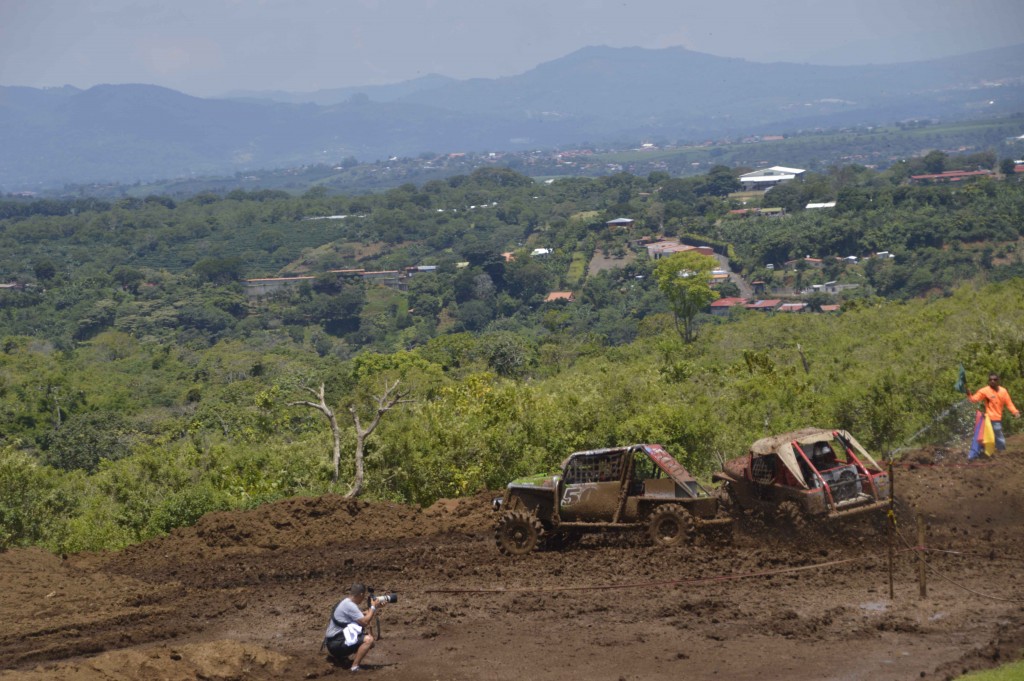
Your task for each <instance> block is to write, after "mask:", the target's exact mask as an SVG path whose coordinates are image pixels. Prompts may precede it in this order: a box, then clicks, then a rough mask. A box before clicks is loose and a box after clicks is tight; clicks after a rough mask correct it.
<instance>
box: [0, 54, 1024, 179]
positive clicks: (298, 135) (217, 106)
mask: <svg viewBox="0 0 1024 681" xmlns="http://www.w3.org/2000/svg"><path fill="white" fill-rule="evenodd" d="M1019 111H1024V44H1022V45H1018V46H1014V47H1008V48H1000V49H994V50H988V51H983V52H975V53H971V54H967V55H963V56H960V57H949V58H944V59H938V60H932V61H926V62H915V63H908V64H890V65H880V66H874V65H868V66H843V67H838V66H813V65H806V64H790V63H772V64H764V63H755V62H749V61H745V60H742V59H730V58H723V57H715V56H711V55H707V54H702V53H698V52H692V51H689V50H685V49H682V48H667V49H660V50H649V49H642V48H609V47H588V48H584V49H581V50H579V51H577V52H574V53H572V54H570V55H568V56H566V57H563V58H561V59H557V60H554V61H551V62H548V63H545V64H541V65H540V66H538V67H536V68H534V69H532V70H530V71H527V72H526V73H523V74H521V75H518V76H512V77H506V78H497V79H483V78H477V79H472V80H465V81H458V80H453V79H451V78H446V77H444V76H437V75H431V76H426V77H423V78H419V79H416V80H411V81H406V82H404V83H398V84H394V85H387V86H373V87H363V88H339V89H335V90H321V91H319V92H314V93H307V94H298V93H284V92H266V93H261V92H236V93H231V96H230V97H226V98H223V99H201V98H197V97H191V96H188V95H185V94H182V93H180V92H176V91H173V90H168V89H166V88H161V87H157V86H153V85H98V86H96V87H92V88H89V89H88V90H79V89H77V88H73V87H70V86H66V87H62V88H49V89H43V90H39V89H34V88H25V87H0V191H15V190H21V189H34V188H44V187H53V186H60V185H62V184H64V183H83V182H105V181H112V182H113V181H116V182H134V181H137V180H138V181H152V180H157V179H163V178H173V177H182V176H195V175H212V174H231V173H236V172H245V171H247V170H252V169H268V168H277V167H284V166H293V165H303V164H309V163H320V162H322V163H334V162H338V161H340V160H341V159H343V158H346V157H350V156H354V157H356V158H359V159H361V160H374V159H381V158H388V157H390V156H394V155H398V156H412V155H416V154H419V153H422V152H453V151H499V150H510V151H514V150H523V149H531V148H541V147H554V146H568V145H579V144H594V145H604V144H612V143H617V144H622V143H638V142H640V141H644V140H650V141H658V142H697V141H702V140H705V139H709V138H716V137H721V136H725V135H736V134H758V133H767V132H774V133H782V132H792V131H796V130H798V129H805V130H806V129H810V128H815V127H837V126H846V125H853V124H881V123H892V122H894V121H897V120H902V119H908V118H960V117H974V118H977V117H979V116H983V115H986V114H992V115H998V114H1006V113H1014V112H1019Z"/></svg>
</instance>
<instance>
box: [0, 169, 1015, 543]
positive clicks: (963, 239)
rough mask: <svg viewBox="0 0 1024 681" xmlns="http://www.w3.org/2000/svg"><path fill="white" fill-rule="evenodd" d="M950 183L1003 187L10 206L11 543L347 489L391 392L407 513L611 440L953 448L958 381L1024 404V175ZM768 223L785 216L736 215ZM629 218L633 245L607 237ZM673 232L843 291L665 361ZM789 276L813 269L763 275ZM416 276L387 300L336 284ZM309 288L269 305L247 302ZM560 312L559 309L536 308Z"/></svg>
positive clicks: (436, 193) (472, 187) (448, 194)
mask: <svg viewBox="0 0 1024 681" xmlns="http://www.w3.org/2000/svg"><path fill="white" fill-rule="evenodd" d="M952 167H961V168H969V169H973V168H977V167H986V168H990V169H991V168H995V169H997V170H998V169H999V168H1000V167H1003V168H1004V169H1005V165H1004V166H1000V164H998V163H997V162H996V159H995V158H994V157H993V156H992V155H985V154H980V155H976V156H974V157H948V156H946V155H945V154H941V153H939V152H936V153H935V154H931V155H929V156H926V157H923V158H919V159H914V160H912V161H908V162H907V163H905V164H899V165H898V166H895V167H893V168H890V169H889V170H886V171H884V172H878V171H874V170H870V169H867V168H864V167H860V166H845V167H836V168H832V169H830V170H828V171H827V172H824V173H819V174H815V173H810V174H809V177H807V178H806V179H805V180H804V181H803V182H799V183H793V184H789V185H783V186H780V187H777V188H775V189H773V190H771V191H769V192H768V193H767V194H765V195H764V196H763V197H760V196H758V197H754V196H749V195H744V194H742V193H736V190H738V189H739V183H738V182H737V180H736V171H735V170H733V169H730V168H727V167H724V166H719V167H715V168H713V169H711V171H710V172H708V173H707V174H705V175H701V176H695V177H686V178H678V177H671V176H669V175H668V174H667V173H663V172H653V173H650V174H649V175H647V176H646V177H641V176H635V175H629V174H625V173H620V174H616V175H611V176H608V177H603V178H596V179H581V178H575V179H563V180H558V181H555V182H551V183H538V182H535V181H534V180H532V179H530V178H528V177H526V176H524V175H520V174H518V173H516V172H514V171H512V170H508V169H501V168H486V169H478V170H476V171H473V172H472V173H471V174H469V175H459V176H454V177H451V178H448V179H444V180H434V181H431V182H427V183H426V184H424V185H422V186H416V185H412V184H408V185H402V186H400V187H398V188H395V189H391V190H389V191H387V192H384V193H380V194H374V195H331V194H330V193H329V192H328V191H326V190H324V189H314V190H311V191H308V192H306V193H305V194H303V195H302V196H292V195H290V194H287V193H285V192H283V191H274V190H264V191H254V192H246V191H241V190H235V191H232V192H230V193H227V194H223V195H221V194H213V193H204V194H199V195H196V196H192V197H189V198H174V199H172V198H169V197H167V196H156V195H153V196H148V197H145V198H138V199H134V198H133V199H120V200H116V201H103V200H98V199H67V200H57V199H52V200H28V199H21V200H15V199H11V200H6V201H0V244H2V249H0V269H2V271H3V277H4V283H5V288H3V289H2V290H0V304H2V305H0V410H2V411H3V419H2V422H3V424H4V430H3V441H2V444H0V446H2V453H0V546H3V545H14V544H32V543H36V544H42V545H45V546H47V547H49V548H51V549H53V550H59V551H73V550H81V549H98V548H105V547H118V546H124V545H127V544H129V543H133V542H137V541H139V540H141V539H144V538H147V537H150V536H154V535H157V534H160V533H164V532H168V531H170V530H171V529H173V528H174V527H178V526H181V525H183V524H188V523H191V522H193V521H194V520H195V519H196V518H198V517H199V516H200V515H202V514H203V513H205V512H207V511H210V510H215V509H224V508H237V507H245V506H251V505H254V504H259V503H263V502H265V501H268V500H272V499H276V498H279V497H282V496H288V495H296V494H318V493H322V492H324V491H327V490H329V489H333V490H335V491H341V492H344V491H346V489H347V484H348V480H350V479H351V466H352V460H351V452H352V451H353V450H354V448H355V430H354V428H353V424H352V419H351V412H350V411H349V408H351V409H352V410H354V411H355V412H356V413H357V414H362V415H363V417H364V419H367V418H369V415H371V414H372V413H373V411H374V409H375V405H376V404H377V403H376V401H375V397H379V396H380V395H381V394H382V391H383V390H384V389H385V386H387V385H392V384H393V382H394V381H396V380H397V381H399V382H400V385H401V386H402V389H403V391H404V392H405V395H406V399H405V400H404V401H403V403H401V404H400V405H397V406H396V407H395V408H394V409H392V410H391V411H389V412H388V413H386V414H385V415H384V417H383V419H382V422H381V425H380V427H379V429H378V430H377V431H376V432H374V433H373V435H372V437H371V438H370V439H369V441H368V443H367V458H366V466H367V478H366V489H365V492H364V493H365V494H368V495H370V496H372V497H374V498H383V499H393V500H401V501H408V502H414V503H430V502H431V501H433V500H435V499H437V498H439V497H446V496H457V495H460V494H466V493H472V492H475V491H477V490H479V489H481V488H492V489H493V488H498V487H501V486H503V485H504V483H505V482H507V480H508V479H509V478H510V477H512V476H515V475H519V474H522V473H526V472H530V471H535V470H538V469H543V468H546V467H548V466H551V465H553V464H555V463H557V462H558V461H559V460H560V459H561V458H563V457H564V456H565V455H566V454H567V453H568V452H570V451H572V450H574V449H581V448H591V447H599V446H609V445H615V444H622V443H627V442H640V441H647V442H660V443H662V444H664V445H665V446H666V447H668V448H669V449H670V451H672V452H674V453H675V454H676V455H677V456H678V458H680V460H682V461H683V462H684V463H686V464H687V465H688V466H689V467H691V468H692V469H693V470H694V471H695V472H697V473H698V474H701V475H705V476H706V475H708V474H709V473H710V472H711V471H712V470H713V469H714V468H715V467H716V466H717V464H718V462H719V461H720V460H721V459H722V458H725V457H731V456H734V455H736V454H737V453H739V452H741V451H742V450H743V447H744V446H745V444H747V443H748V442H749V441H750V440H752V439H755V438H757V437H761V436H763V435H765V434H767V433H771V432H777V431H781V430H785V429H789V428H795V427H799V426H804V425H809V424H817V425H835V426H842V427H847V428H850V429H851V430H852V431H853V432H854V433H855V434H856V435H857V436H858V438H859V439H860V440H861V441H862V442H864V443H866V444H867V445H869V446H870V447H872V448H874V449H875V450H876V451H880V452H887V451H890V450H892V449H895V448H897V447H899V446H902V445H904V444H906V443H908V442H909V441H911V439H912V438H913V437H919V438H935V439H941V438H945V437H948V436H949V435H950V434H951V433H953V432H954V431H956V429H957V428H958V424H957V423H956V422H955V419H954V418H952V417H953V416H955V415H956V410H953V411H952V412H949V413H950V414H951V415H952V416H951V417H950V419H939V420H936V417H937V416H938V415H940V414H944V413H946V412H948V410H949V407H950V406H952V405H954V404H955V403H956V402H957V401H958V400H959V399H961V398H960V396H958V395H957V394H956V393H954V392H953V391H952V383H953V381H954V380H955V374H956V367H957V365H958V364H960V363H962V364H963V365H964V366H965V367H967V370H968V377H969V379H970V381H971V382H972V384H973V385H975V386H980V385H981V383H982V378H983V376H984V375H986V374H987V373H988V372H989V371H992V370H995V371H999V372H1001V373H1002V374H1003V375H1004V384H1005V385H1007V387H1008V388H1009V389H1010V391H1011V392H1012V393H1013V392H1019V390H1020V388H1021V387H1022V386H1024V335H1022V332H1021V329H1022V328H1024V323H1022V322H1024V320H1022V319H1021V315H1022V314H1024V309H1022V306H1021V305H1020V300H1021V295H1022V293H1024V279H1022V275H1024V266H1022V262H1024V252H1022V251H1021V248H1020V243H1021V236H1022V230H1024V184H1022V183H1020V182H1017V181H1016V180H1015V178H1014V176H1013V175H1012V174H1010V175H1006V176H1004V175H1003V174H1000V173H995V174H993V175H992V176H990V177H985V178H981V179H979V180H974V181H971V182H969V183H963V184H956V185H932V186H929V185H926V184H925V185H922V184H912V183H911V182H909V177H910V176H911V175H913V174H919V173H923V172H928V171H929V170H931V169H935V168H940V169H948V168H952ZM832 200H834V201H836V202H837V204H836V206H835V208H833V209H829V210H824V211H822V210H805V209H804V206H805V205H806V204H807V203H810V202H824V201H832ZM758 205H760V206H763V207H781V208H785V210H786V215H785V216H784V217H781V218H780V217H771V218H769V217H757V216H754V217H737V216H735V215H734V214H730V213H729V211H730V210H734V209H737V208H741V207H750V206H758ZM621 217H628V218H631V219H633V220H635V222H634V223H633V225H632V226H630V227H627V228H620V227H616V226H615V225H609V224H608V222H609V221H611V220H614V219H616V218H621ZM661 236H665V237H675V238H679V239H681V240H683V241H686V242H689V243H694V244H705V245H711V246H713V247H714V248H715V249H716V251H718V252H720V253H722V254H726V255H728V256H729V257H730V267H731V268H732V269H733V270H734V271H736V272H739V273H741V274H743V275H744V276H745V277H746V278H747V279H749V280H753V279H761V280H763V281H765V282H766V285H767V286H768V290H769V292H772V293H773V294H778V295H785V294H787V293H788V294H790V295H792V296H794V297H795V296H796V295H797V292H798V291H799V290H801V289H802V288H804V287H806V286H809V285H811V284H814V283H821V282H824V281H840V282H847V283H851V284H853V283H855V284H857V286H856V288H850V289H848V290H846V291H844V293H843V294H842V295H841V296H839V297H836V298H835V299H832V298H829V297H827V296H825V295H824V294H821V293H816V294H814V295H813V296H811V297H810V298H809V300H810V301H811V302H812V303H813V304H814V305H815V306H816V307H818V308H820V305H821V304H823V303H826V302H837V303H840V304H841V305H842V313H841V314H839V315H823V314H800V315H782V314H779V315H775V316H768V315H764V314H761V313H754V312H747V311H743V310H738V311H736V312H735V313H733V314H732V315H731V316H730V317H728V318H717V317H711V316H710V315H702V316H701V317H700V318H699V319H698V325H697V328H698V333H697V335H696V339H695V340H694V341H693V342H690V343H683V342H682V341H681V339H680V337H679V335H677V333H676V332H675V330H674V328H673V320H672V315H671V308H670V305H669V303H668V302H667V301H666V299H665V296H664V295H663V294H662V293H661V291H660V290H659V287H658V283H657V278H656V277H655V276H654V267H655V264H656V262H655V261H652V260H649V259H648V258H647V254H646V250H645V249H644V248H643V244H644V242H645V241H647V240H649V239H651V238H656V237H661ZM879 251H888V252H890V253H891V254H893V255H894V257H893V258H886V259H880V258H872V257H869V256H871V255H872V254H873V253H876V252H879ZM503 254H510V255H508V256H507V257H506V256H505V255H503ZM806 256H812V257H814V258H820V259H821V260H822V262H823V263H824V266H823V267H822V268H821V269H820V270H818V269H814V270H811V269H806V268H801V267H799V266H798V267H796V268H788V267H783V266H782V263H785V262H786V261H789V260H792V259H800V258H804V257H806ZM847 256H856V257H857V260H858V261H857V262H853V261H851V260H842V259H841V258H845V257H847ZM768 265H772V268H770V269H769V267H768ZM411 267H419V268H420V269H418V270H415V273H413V274H411V276H408V277H407V279H405V280H404V281H405V284H404V285H403V286H400V287H387V286H381V285H379V284H376V283H373V281H372V280H368V279H367V278H365V277H360V276H357V275H354V274H353V273H352V272H351V271H352V270H364V271H382V270H397V271H402V272H406V271H408V270H407V269H406V268H411ZM298 275H303V276H306V277H307V278H306V279H304V280H301V281H300V282H296V283H295V284H293V285H289V286H285V287H283V288H282V289H281V290H280V291H278V292H275V293H273V294H270V295H265V296H254V295H253V294H252V288H251V287H250V286H247V283H246V279H252V278H263V277H293V276H298ZM730 286H732V285H731V284H726V285H725V286H724V287H723V288H722V289H721V291H720V292H721V293H722V294H723V295H728V294H733V293H735V292H736V291H734V290H732V289H730V288H729V287H730ZM552 291H572V292H573V296H574V300H573V301H571V302H570V301H564V300H560V301H555V302H545V298H546V297H547V295H548V294H549V293H550V292H552ZM320 385H324V386H325V389H326V402H327V403H328V404H330V405H332V406H333V408H334V409H335V411H336V413H337V415H338V419H339V421H340V423H341V426H342V435H343V442H342V451H343V461H342V475H341V482H340V483H338V484H332V483H331V473H332V471H331V461H330V453H331V434H330V429H329V427H328V424H327V421H326V419H324V418H323V415H322V414H319V413H317V412H316V411H315V410H312V409H308V408H303V407H302V406H301V405H295V404H291V403H295V402H298V401H301V400H304V399H308V396H309V393H308V391H307V389H309V388H313V389H315V388H318V387H319V386H320ZM1008 425H1010V424H1008ZM346 426H347V427H346ZM922 429H923V432H921V431H922Z"/></svg>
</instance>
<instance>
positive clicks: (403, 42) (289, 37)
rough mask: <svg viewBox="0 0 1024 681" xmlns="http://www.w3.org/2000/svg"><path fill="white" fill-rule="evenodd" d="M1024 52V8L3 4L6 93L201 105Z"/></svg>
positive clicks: (476, 1)
mask: <svg viewBox="0 0 1024 681" xmlns="http://www.w3.org/2000/svg"><path fill="white" fill-rule="evenodd" d="M1019 42H1024V0H0V85H29V86H34V87H42V86H54V85H64V84H71V85H75V86H77V87H81V88H86V87H90V86H92V85H95V84H98V83H153V84H157V85H163V86H166V87H170V88H174V89H176V90H181V91H183V92H187V93H189V94H194V95H199V96H213V95H218V94H223V93H225V92H227V91H230V90H236V89H248V90H288V91H293V92H302V91H311V90H317V89H321V88H332V87H341V86H347V85H372V84H380V83H393V82H398V81H401V80H406V79H409V78H415V77H417V76H422V75H425V74H428V73H440V74H443V75H446V76H452V77H454V78H471V77H490V78H493V77H498V76H508V75H515V74H518V73H522V72H524V71H527V70H529V69H530V68H532V67H534V66H536V65H537V64H540V63H543V62H545V61H550V60H552V59H556V58H558V57H561V56H564V55H566V54H569V53H570V52H573V51H575V50H577V49H579V48H581V47H584V46H587V45H610V46H614V47H626V46H640V47H650V48H660V47H669V46H675V45H680V46H683V47H687V48H689V49H692V50H697V51H701V52H709V53H712V54H716V55H720V56H727V57H742V58H744V59H748V60H751V61H796V62H807V63H818V64H865V63H876V64H878V63H886V62H893V61H910V60H915V59H927V58H931V57H937V56H945V55H951V54H961V53H964V52H970V51H974V50H981V49H986V48H989V47H1000V46H1004V45H1010V44H1015V43H1019Z"/></svg>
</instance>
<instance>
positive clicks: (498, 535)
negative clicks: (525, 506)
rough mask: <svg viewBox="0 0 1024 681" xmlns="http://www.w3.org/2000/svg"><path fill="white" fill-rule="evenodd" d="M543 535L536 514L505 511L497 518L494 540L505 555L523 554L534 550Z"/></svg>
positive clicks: (542, 528)
mask: <svg viewBox="0 0 1024 681" xmlns="http://www.w3.org/2000/svg"><path fill="white" fill-rule="evenodd" d="M543 536H544V527H543V526H542V525H541V524H540V521H539V520H537V516H535V515H533V514H532V513H528V512H526V511H507V512H505V513H504V514H502V516H501V518H499V519H498V526H497V527H496V528H495V530H494V541H495V543H496V544H497V545H498V550H499V551H501V552H502V553H503V554H505V555H506V556H525V555H526V554H528V553H531V552H532V551H534V550H535V549H536V548H537V546H538V545H539V544H540V542H541V539H542V538H543Z"/></svg>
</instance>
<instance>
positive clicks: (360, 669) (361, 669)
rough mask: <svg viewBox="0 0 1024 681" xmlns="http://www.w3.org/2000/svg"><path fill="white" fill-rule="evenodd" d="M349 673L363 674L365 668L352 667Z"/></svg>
mask: <svg viewBox="0 0 1024 681" xmlns="http://www.w3.org/2000/svg"><path fill="white" fill-rule="evenodd" d="M349 671H350V672H361V671H363V668H362V667H359V666H356V667H352V669H350V670H349Z"/></svg>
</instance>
